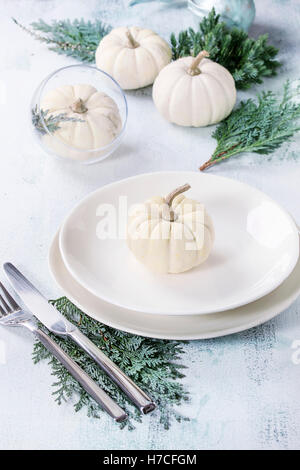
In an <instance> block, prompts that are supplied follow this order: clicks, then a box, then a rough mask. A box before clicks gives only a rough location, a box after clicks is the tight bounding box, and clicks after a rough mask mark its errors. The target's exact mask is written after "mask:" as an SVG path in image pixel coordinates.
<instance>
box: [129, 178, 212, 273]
mask: <svg viewBox="0 0 300 470" xmlns="http://www.w3.org/2000/svg"><path fill="white" fill-rule="evenodd" d="M188 189H190V185H188V184H185V185H183V186H180V187H179V188H177V189H175V190H174V191H172V192H171V193H170V194H169V195H168V196H167V197H165V198H164V197H161V196H159V197H154V198H151V199H149V200H147V201H146V202H145V203H144V204H142V205H138V206H137V207H136V208H135V210H134V211H133V214H130V216H129V219H128V226H127V244H128V247H129V249H130V250H131V251H132V253H133V254H134V256H135V257H136V258H137V259H138V260H139V261H140V262H141V263H143V264H144V265H146V266H147V267H148V268H149V269H151V270H152V271H155V272H158V273H181V272H184V271H188V270H189V269H192V268H194V267H195V266H198V265H199V264H201V263H203V262H204V261H205V260H206V259H207V258H208V256H209V254H210V252H211V249H212V246H213V242H214V228H213V223H212V221H211V218H210V216H209V215H208V214H207V212H206V210H205V208H204V205H203V204H201V203H199V202H198V201H195V200H193V199H188V198H186V197H185V196H184V195H183V194H182V193H183V192H185V191H187V190H188Z"/></svg>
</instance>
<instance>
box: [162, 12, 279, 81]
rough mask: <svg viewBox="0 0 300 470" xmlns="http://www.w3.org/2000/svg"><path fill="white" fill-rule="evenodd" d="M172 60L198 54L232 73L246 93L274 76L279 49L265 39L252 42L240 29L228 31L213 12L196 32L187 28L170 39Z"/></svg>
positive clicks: (263, 37) (218, 16)
mask: <svg viewBox="0 0 300 470" xmlns="http://www.w3.org/2000/svg"><path fill="white" fill-rule="evenodd" d="M170 40H171V47H172V54H173V60H176V59H178V58H180V57H184V56H189V55H192V56H196V55H197V54H198V53H199V52H200V51H201V50H206V51H208V52H209V54H210V59H211V60H214V61H215V62H218V63H219V64H221V65H223V66H224V67H225V68H226V69H228V70H229V72H231V74H232V75H233V78H234V80H235V84H236V87H237V88H240V89H247V88H250V87H251V85H253V84H254V83H262V79H263V78H264V77H270V76H272V75H275V74H276V69H277V68H278V67H279V65H280V63H279V62H278V61H277V60H275V57H276V55H277V53H278V49H276V48H275V47H273V46H271V45H269V44H268V35H267V34H264V35H261V36H259V38H258V39H256V40H255V39H253V38H250V37H249V36H248V34H247V33H246V32H245V31H243V30H242V29H238V28H232V29H230V28H229V27H228V26H227V25H226V24H225V23H224V22H221V21H220V15H217V14H216V12H215V9H214V8H213V9H212V10H211V12H210V13H209V14H208V16H207V17H204V18H203V20H202V21H201V23H200V24H199V29H198V30H197V31H195V30H193V29H192V28H189V29H188V30H185V31H182V32H180V33H179V35H178V38H176V36H175V35H174V33H173V34H172V35H171V39H170Z"/></svg>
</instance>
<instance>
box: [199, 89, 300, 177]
mask: <svg viewBox="0 0 300 470" xmlns="http://www.w3.org/2000/svg"><path fill="white" fill-rule="evenodd" d="M299 99H300V84H299V82H297V83H296V86H294V87H292V86H291V83H290V82H289V81H287V82H286V83H285V85H284V87H283V93H282V95H281V97H279V96H277V95H276V94H275V93H273V92H271V91H268V92H262V93H260V94H259V95H258V97H257V101H256V102H255V101H254V100H252V99H249V100H247V101H245V102H241V104H240V106H239V107H238V108H237V109H236V110H235V111H233V112H232V113H231V115H230V116H229V117H228V118H227V119H225V120H224V121H223V122H221V123H220V124H219V125H218V126H217V128H216V130H215V131H214V133H213V134H212V137H214V138H215V139H216V140H217V147H216V150H215V151H214V153H213V155H212V157H211V158H210V159H209V160H208V161H207V162H206V163H204V165H202V166H201V167H200V170H205V169H207V168H209V167H211V166H213V165H215V164H216V163H220V162H222V161H224V160H227V159H229V158H231V157H233V156H235V155H238V154H240V153H243V152H254V153H258V154H261V155H267V154H270V153H272V152H274V151H275V150H277V149H278V148H279V147H280V146H281V145H282V144H284V143H285V142H288V141H290V140H291V139H292V137H293V136H294V135H295V134H296V133H297V132H298V131H299V130H300V123H299V119H300V104H299V103H300V102H299Z"/></svg>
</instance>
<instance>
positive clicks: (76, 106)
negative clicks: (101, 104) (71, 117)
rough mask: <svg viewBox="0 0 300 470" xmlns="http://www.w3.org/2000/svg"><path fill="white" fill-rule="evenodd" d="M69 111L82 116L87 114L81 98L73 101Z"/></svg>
mask: <svg viewBox="0 0 300 470" xmlns="http://www.w3.org/2000/svg"><path fill="white" fill-rule="evenodd" d="M71 109H72V111H73V112H74V113H78V114H83V113H86V112H87V108H86V106H85V104H84V102H83V100H82V99H81V98H78V100H76V101H74V103H73V104H72V106H71Z"/></svg>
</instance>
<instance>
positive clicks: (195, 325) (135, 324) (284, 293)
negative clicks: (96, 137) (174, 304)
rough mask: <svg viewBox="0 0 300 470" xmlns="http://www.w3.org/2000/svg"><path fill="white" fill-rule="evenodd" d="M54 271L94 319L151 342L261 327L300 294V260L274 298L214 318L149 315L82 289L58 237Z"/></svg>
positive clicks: (69, 294) (51, 259)
mask: <svg viewBox="0 0 300 470" xmlns="http://www.w3.org/2000/svg"><path fill="white" fill-rule="evenodd" d="M49 266H50V271H51V273H52V275H53V277H54V279H55V281H56V282H57V284H58V285H59V287H60V288H61V289H62V291H63V292H64V294H65V295H66V296H67V297H68V298H69V299H70V300H71V301H72V302H73V303H74V304H75V305H77V306H78V307H79V308H80V309H81V310H83V311H84V312H86V313H87V314H88V315H89V316H90V317H92V318H94V319H95V320H98V321H100V322H102V323H104V324H106V325H108V326H112V327H113V328H117V329H119V330H122V331H127V332H128V333H134V334H137V335H141V336H148V337H151V338H160V339H172V340H176V339H177V340H195V339H207V338H215V337H218V336H224V335H229V334H232V333H237V332H239V331H243V330H247V329H248V328H252V327H254V326H257V325H260V324H261V323H264V322H266V321H268V320H270V319H271V318H273V317H275V316H276V315H278V314H279V313H280V312H282V311H283V310H285V309H286V308H288V307H289V306H290V305H291V304H292V303H293V302H294V301H295V300H296V298H297V297H298V296H299V294H300V281H299V280H300V260H299V261H298V263H297V264H296V267H295V269H294V270H293V272H292V274H291V275H290V276H289V277H288V279H287V280H286V281H284V282H283V283H282V284H281V286H280V287H278V288H277V289H276V290H274V291H273V292H272V293H271V294H268V295H267V296H265V297H263V298H262V299H260V300H257V301H256V302H252V303H251V304H248V305H246V306H245V307H240V308H237V309H235V310H228V311H227V312H222V313H215V314H211V315H190V316H185V315H180V316H176V317H171V316H167V315H149V314H146V313H140V312H135V311H128V310H125V309H122V308H120V307H117V306H115V305H112V304H109V303H107V302H105V301H103V300H101V299H99V297H96V296H95V295H93V294H91V293H90V292H89V291H88V290H86V289H85V288H84V287H82V286H81V285H80V284H79V283H78V282H77V281H76V280H75V279H74V278H73V277H72V276H71V274H70V273H69V271H68V270H67V268H66V267H65V265H64V263H63V260H62V257H61V254H60V251H59V243H58V235H56V236H55V238H54V240H53V243H52V245H51V248H50V251H49Z"/></svg>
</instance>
